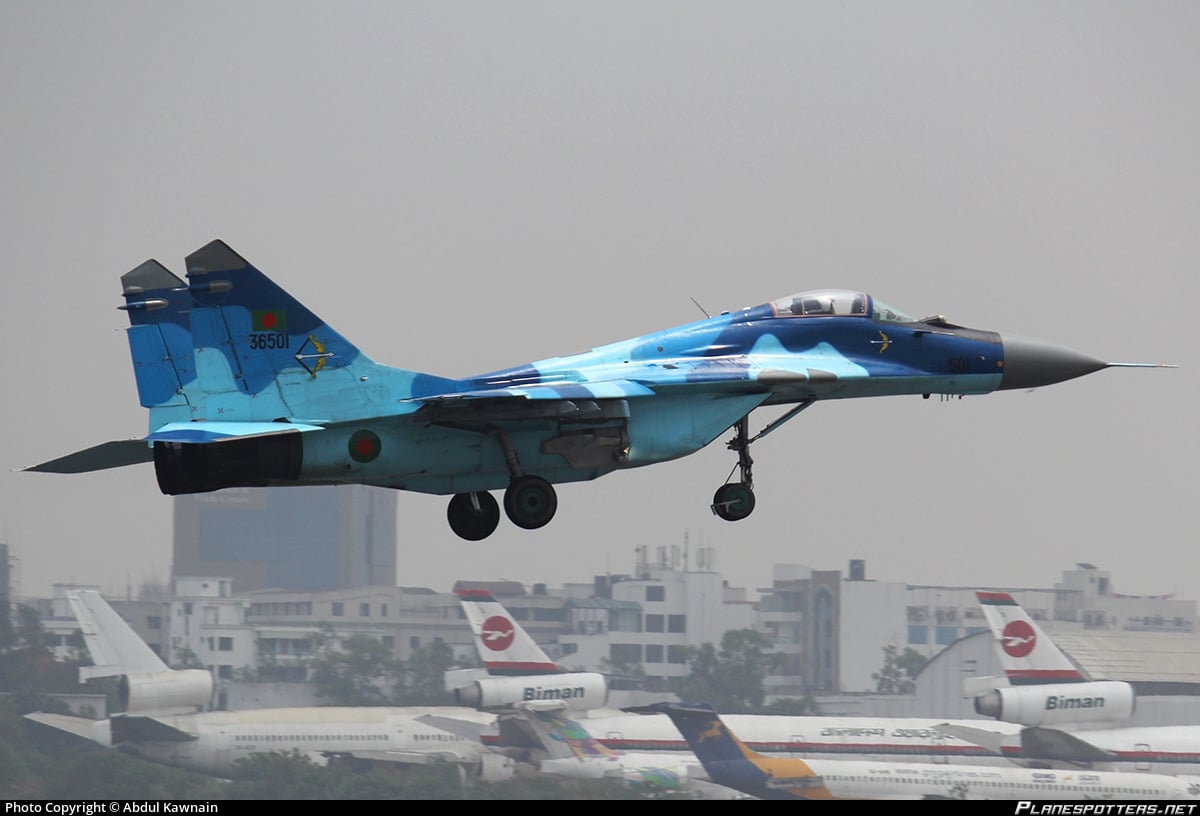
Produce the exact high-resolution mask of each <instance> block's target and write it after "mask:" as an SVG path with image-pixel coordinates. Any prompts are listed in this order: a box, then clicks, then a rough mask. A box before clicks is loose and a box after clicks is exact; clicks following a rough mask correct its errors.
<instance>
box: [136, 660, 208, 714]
mask: <svg viewBox="0 0 1200 816" xmlns="http://www.w3.org/2000/svg"><path fill="white" fill-rule="evenodd" d="M117 693H118V696H119V699H120V706H121V709H122V710H123V711H124V712H125V713H126V714H148V713H165V712H193V711H196V710H197V709H201V708H204V706H206V705H208V703H209V701H210V700H212V696H213V678H212V674H210V673H209V672H208V671H206V670H204V669H184V670H181V671H170V672H153V673H150V674H123V675H121V680H120V682H119V685H118V690H117Z"/></svg>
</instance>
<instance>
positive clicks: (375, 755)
mask: <svg viewBox="0 0 1200 816" xmlns="http://www.w3.org/2000/svg"><path fill="white" fill-rule="evenodd" d="M351 755H352V756H353V757H354V758H355V759H363V760H367V761H368V762H388V763H393V764H397V765H429V764H430V763H433V762H441V761H446V762H464V761H469V762H474V761H475V760H474V759H473V758H469V759H468V758H466V757H462V756H460V755H458V754H455V753H453V752H451V751H445V752H437V751H430V752H428V753H425V752H421V751H352V752H351Z"/></svg>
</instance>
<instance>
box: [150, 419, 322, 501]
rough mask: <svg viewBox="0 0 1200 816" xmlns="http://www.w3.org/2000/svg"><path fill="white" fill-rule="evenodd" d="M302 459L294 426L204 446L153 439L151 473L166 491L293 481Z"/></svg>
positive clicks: (173, 493) (201, 490) (174, 493)
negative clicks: (288, 431) (281, 431)
mask: <svg viewBox="0 0 1200 816" xmlns="http://www.w3.org/2000/svg"><path fill="white" fill-rule="evenodd" d="M303 460H304V446H303V444H302V443H301V441H300V433H299V432H298V431H297V432H293V433H283V434H274V435H272V436H257V437H251V438H249V439H231V440H227V441H224V442H211V443H208V444H205V445H199V444H189V443H181V442H155V443H154V475H155V476H156V477H158V489H159V490H161V491H162V492H163V493H165V494H166V495H168V496H178V495H181V494H185V493H208V492H210V491H213V490H221V489H222V488H226V487H266V486H267V485H270V484H278V483H279V482H294V481H296V480H297V479H298V478H299V477H300V466H301V464H302V463H303Z"/></svg>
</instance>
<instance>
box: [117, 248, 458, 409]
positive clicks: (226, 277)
mask: <svg viewBox="0 0 1200 816" xmlns="http://www.w3.org/2000/svg"><path fill="white" fill-rule="evenodd" d="M122 285H123V287H124V291H125V300H126V303H125V306H124V307H122V308H124V309H126V310H127V311H128V312H129V319H130V323H131V328H130V340H129V342H130V348H131V350H132V352H133V357H134V366H135V369H136V370H137V371H138V391H139V396H140V398H141V401H142V405H144V406H146V407H148V408H149V409H150V427H151V430H152V431H153V430H155V429H157V428H161V427H162V426H163V425H166V424H167V423H170V422H182V421H189V420H209V421H222V422H272V421H275V420H279V419H297V418H299V419H302V420H304V419H307V420H311V421H316V422H322V421H325V422H337V421H341V420H345V419H356V418H359V417H363V416H376V415H380V414H387V413H389V412H396V413H400V412H402V411H403V410H405V409H403V408H401V407H398V400H400V399H404V398H406V397H411V396H417V395H419V394H420V393H431V392H440V391H444V390H447V388H452V387H453V386H452V381H450V380H447V379H445V378H441V377H431V376H429V375H425V374H419V373H417V372H415V371H409V370H406V369H402V368H395V367H392V366H383V365H379V364H378V363H376V362H374V361H373V360H372V359H371V358H369V357H368V356H367V355H366V354H364V353H363V352H362V351H361V350H360V349H359V348H358V347H357V346H356V345H354V344H353V343H352V342H350V341H349V340H347V339H346V338H345V337H344V336H343V335H342V334H341V333H339V332H338V331H336V330H335V329H334V328H333V327H331V326H330V325H328V324H327V323H326V322H325V321H324V320H322V319H321V318H320V317H318V316H317V315H316V314H315V313H314V312H312V311H311V310H309V309H308V308H307V307H306V306H304V304H302V303H301V302H300V301H298V300H297V299H296V298H295V297H293V296H292V295H290V294H289V293H288V292H287V291H285V290H284V289H283V288H282V287H280V286H279V285H278V284H276V283H275V282H274V281H272V280H271V279H270V278H268V277H267V276H266V275H264V274H263V273H262V272H260V271H259V270H258V269H257V268H256V267H255V266H254V265H253V264H251V263H250V262H249V261H247V260H246V259H245V258H243V257H241V256H240V255H238V254H237V253H236V252H234V251H233V250H232V249H231V248H230V247H229V246H228V245H227V244H226V243H225V242H223V241H220V240H216V241H212V242H210V243H208V244H207V245H205V246H204V247H201V248H200V249H198V250H196V251H195V252H193V253H192V254H190V255H188V256H187V282H186V283H184V282H183V281H181V280H179V278H177V277H176V276H175V275H173V274H172V273H171V272H169V271H167V269H165V268H164V267H163V266H162V265H161V264H159V263H158V262H156V261H147V262H146V263H144V264H142V265H141V266H139V267H137V268H136V269H134V270H132V271H130V272H129V273H127V274H126V275H125V276H124V277H122Z"/></svg>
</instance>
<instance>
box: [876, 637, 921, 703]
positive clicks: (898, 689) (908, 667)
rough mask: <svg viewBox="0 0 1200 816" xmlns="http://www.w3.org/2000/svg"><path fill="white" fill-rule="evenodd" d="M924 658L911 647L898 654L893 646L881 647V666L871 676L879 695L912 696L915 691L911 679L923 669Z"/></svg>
mask: <svg viewBox="0 0 1200 816" xmlns="http://www.w3.org/2000/svg"><path fill="white" fill-rule="evenodd" d="M925 663H926V659H925V657H924V656H923V655H922V654H921V653H920V652H918V651H916V650H915V649H913V648H912V647H911V646H906V647H905V648H904V651H903V652H900V651H899V649H898V648H897V647H896V645H895V644H888V645H887V646H884V647H883V665H882V666H881V667H880V669H879V671H877V672H875V673H874V674H872V675H871V679H872V680H874V681H875V691H876V692H878V693H879V694H912V693H913V691H915V690H916V683H915V682H913V678H915V677H916V676H917V673H918V672H920V671H921V669H922V668H924V666H925Z"/></svg>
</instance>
